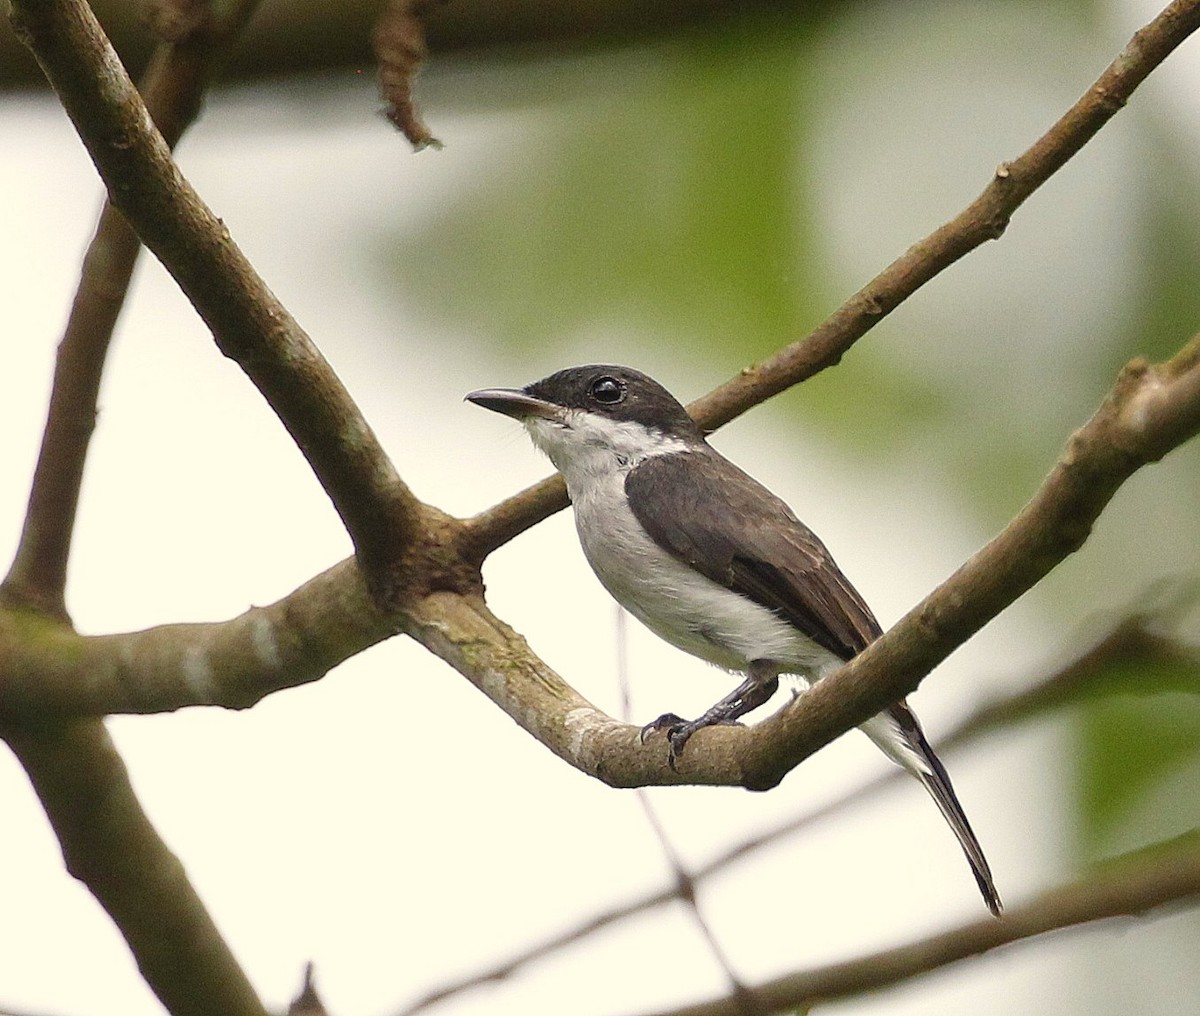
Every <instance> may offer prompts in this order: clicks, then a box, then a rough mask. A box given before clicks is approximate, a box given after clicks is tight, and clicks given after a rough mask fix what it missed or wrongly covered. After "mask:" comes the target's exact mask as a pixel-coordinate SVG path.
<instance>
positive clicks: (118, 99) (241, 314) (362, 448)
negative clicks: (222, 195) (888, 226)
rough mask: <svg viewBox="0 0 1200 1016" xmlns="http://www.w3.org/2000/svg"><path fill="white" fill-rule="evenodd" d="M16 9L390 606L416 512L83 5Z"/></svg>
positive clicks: (78, 121)
mask: <svg viewBox="0 0 1200 1016" xmlns="http://www.w3.org/2000/svg"><path fill="white" fill-rule="evenodd" d="M12 10H13V13H12V21H13V25H14V29H15V30H16V31H17V34H18V35H19V36H20V37H21V38H22V39H23V40H24V41H25V42H26V43H27V45H29V47H30V49H31V50H32V51H33V53H34V55H35V56H36V57H37V60H38V62H39V64H41V66H42V68H43V70H44V71H45V73H46V76H47V78H49V79H50V83H51V84H52V85H53V86H54V88H55V90H56V91H57V92H58V94H59V98H60V99H61V100H62V103H63V106H64V108H65V109H66V111H67V113H68V115H69V116H70V117H71V120H72V121H73V122H74V124H75V127H76V130H78V132H79V136H80V138H81V139H82V140H83V142H84V144H85V145H86V146H87V148H88V152H89V154H90V155H91V157H92V160H93V162H95V164H96V168H97V169H98V170H99V172H100V176H101V177H102V179H103V180H104V183H105V185H106V186H107V188H108V192H109V197H110V198H111V200H112V201H113V203H114V204H115V205H116V206H117V207H118V208H119V209H120V210H121V212H122V213H123V214H124V215H125V217H126V218H127V219H128V220H129V222H130V224H131V225H132V226H133V227H134V229H135V230H136V231H137V233H138V235H139V236H140V237H141V239H142V242H143V243H145V244H146V246H147V247H149V248H150V249H151V250H152V251H153V252H154V254H155V255H156V256H157V257H158V258H159V260H160V261H162V263H163V265H164V266H165V267H166V269H167V270H168V271H169V272H170V273H171V274H172V276H174V278H175V280H176V282H178V284H179V286H180V288H181V289H183V291H184V292H185V293H186V294H187V296H188V298H189V299H190V300H191V302H192V304H193V306H194V307H195V308H196V311H197V313H199V315H200V316H201V317H202V318H203V319H204V321H205V323H206V324H207V325H208V327H209V328H210V329H211V331H212V333H213V337H214V338H215V339H216V342H217V345H218V347H219V348H220V350H221V351H222V352H223V353H224V354H225V355H226V356H229V357H231V358H232V359H233V360H235V361H236V362H237V363H238V365H239V366H240V367H241V368H242V369H243V370H244V371H245V372H246V374H247V375H248V376H249V377H250V378H251V380H252V381H253V382H254V384H255V385H256V386H257V388H258V389H259V391H261V392H262V394H263V395H264V397H265V398H266V399H267V401H268V402H269V403H270V404H271V407H272V408H273V409H274V410H275V412H276V414H277V415H278V416H279V418H280V420H281V421H282V422H283V423H284V425H285V426H286V427H287V429H288V432H289V433H290V434H291V435H292V437H293V439H294V440H295V441H296V444H297V445H298V446H299V447H300V450H301V451H302V452H303V453H304V455H305V457H306V458H307V459H308V461H309V464H310V465H311V466H312V468H313V471H314V472H315V473H316V474H317V477H318V479H319V480H320V481H321V484H322V486H323V487H324V488H325V491H326V493H327V494H328V495H329V497H330V499H331V500H332V501H333V503H334V506H335V507H336V509H337V511H338V514H339V515H340V516H341V518H342V520H343V522H344V523H345V525H346V528H347V530H348V531H349V533H350V536H351V538H352V539H353V541H354V546H355V551H356V553H357V554H358V555H359V557H360V559H361V560H362V563H363V566H364V569H365V571H366V573H367V574H368V576H369V577H370V578H371V580H372V588H373V589H374V590H376V591H377V592H378V593H379V594H380V595H383V596H387V595H388V594H390V593H391V592H392V591H393V590H392V589H391V588H390V587H391V583H392V579H393V576H392V574H391V573H392V571H393V570H394V568H395V566H396V562H398V561H399V560H400V559H401V558H402V557H403V555H404V553H405V552H406V551H407V550H408V549H409V548H410V547H411V546H412V545H413V544H414V543H415V542H416V540H417V539H418V537H419V536H420V535H421V533H422V531H423V525H424V519H423V512H422V506H421V504H420V502H418V501H417V500H416V498H415V497H414V496H413V495H412V493H411V492H410V491H409V490H408V488H407V487H406V486H405V485H404V483H403V481H402V480H401V479H400V477H399V476H398V475H397V473H396V470H395V468H394V467H393V465H392V463H391V461H390V460H389V459H388V457H387V455H386V454H385V453H384V451H383V449H382V447H381V446H380V445H379V442H378V440H377V439H376V437H375V435H374V433H373V432H372V430H371V428H370V427H369V426H368V425H367V422H366V421H365V420H364V419H363V417H362V414H361V413H360V412H359V410H358V407H357V406H355V404H354V402H353V400H352V399H351V398H350V396H349V394H348V393H347V392H346V390H345V388H344V387H343V385H342V383H341V381H340V380H339V379H338V377H337V375H336V374H335V373H334V372H333V370H332V368H331V367H330V366H329V364H328V363H327V362H326V361H325V359H324V357H323V356H322V355H321V353H320V351H319V350H318V349H317V348H316V346H315V345H314V344H313V342H312V340H311V339H310V338H309V337H308V335H306V334H305V332H304V331H303V329H301V328H300V326H299V325H298V324H297V323H296V321H295V320H294V319H293V318H292V316H291V315H290V314H289V313H288V311H287V310H286V308H284V306H283V305H282V304H281V303H280V302H279V301H278V299H276V297H275V295H274V294H273V293H271V291H270V290H269V289H268V288H267V286H266V284H265V283H264V282H263V280H262V279H261V278H259V276H258V275H257V273H256V272H255V271H254V269H253V267H252V266H251V264H250V262H249V261H248V260H247V259H246V257H245V255H244V254H243V253H242V252H241V250H240V249H239V248H238V247H237V245H236V244H235V243H234V242H233V240H232V238H231V237H230V235H229V231H228V230H227V229H226V228H225V226H224V225H223V224H222V222H221V221H220V219H218V218H217V217H216V216H215V215H213V213H212V211H211V210H210V209H209V208H208V207H207V206H206V205H205V204H204V202H203V201H202V200H201V199H200V197H199V195H198V194H197V193H196V192H195V190H194V189H193V188H192V187H191V185H190V184H189V183H188V182H187V180H186V179H184V177H183V175H182V174H181V173H180V171H179V168H178V167H177V166H176V165H175V163H174V161H173V160H172V158H171V153H170V150H169V149H168V147H167V145H166V143H165V142H164V140H163V138H162V137H161V135H159V133H158V132H157V131H156V130H154V128H153V126H152V124H151V123H150V121H149V118H148V114H147V112H146V109H145V107H144V106H143V104H142V101H141V98H140V97H139V96H138V94H137V91H136V90H135V89H134V87H133V83H132V82H131V81H130V80H129V77H128V75H127V74H126V73H125V69H124V68H123V67H122V66H121V63H120V60H119V59H118V58H117V55H116V53H114V52H113V50H112V47H111V46H110V45H109V43H108V40H107V39H106V38H105V36H104V33H103V31H102V30H101V29H100V26H99V25H98V24H97V23H96V20H95V18H94V16H93V15H92V12H91V9H90V8H89V7H88V5H87V3H86V2H85V0H13V5H12Z"/></svg>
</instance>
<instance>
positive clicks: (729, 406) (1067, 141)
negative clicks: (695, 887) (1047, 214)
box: [468, 0, 1200, 560]
mask: <svg viewBox="0 0 1200 1016" xmlns="http://www.w3.org/2000/svg"><path fill="white" fill-rule="evenodd" d="M1197 27H1200V2H1198V0H1176V2H1174V3H1172V4H1171V5H1170V6H1168V7H1167V8H1166V9H1165V10H1164V11H1163V12H1162V13H1161V14H1159V15H1158V17H1156V18H1155V19H1154V20H1153V21H1151V22H1150V23H1149V24H1148V25H1146V26H1145V27H1144V28H1142V29H1141V30H1139V31H1138V32H1137V33H1136V34H1135V35H1134V36H1133V38H1132V39H1131V40H1130V42H1129V44H1128V45H1127V46H1126V47H1125V49H1124V50H1122V52H1121V53H1120V54H1119V55H1118V56H1117V58H1116V59H1115V60H1114V61H1113V62H1112V63H1111V64H1109V66H1108V67H1107V68H1106V69H1105V71H1104V73H1103V74H1101V75H1100V77H1099V78H1097V79H1096V82H1095V83H1094V84H1093V85H1092V86H1091V88H1089V89H1088V90H1087V92H1085V93H1084V95H1083V97H1082V98H1080V100H1079V101H1078V102H1077V103H1075V105H1074V106H1072V107H1071V108H1070V109H1069V110H1067V112H1066V113H1064V114H1063V116H1062V117H1060V118H1059V120H1058V122H1057V123H1055V124H1054V126H1053V127H1051V128H1050V130H1048V131H1047V132H1046V133H1045V134H1043V135H1042V136H1041V137H1040V138H1039V139H1038V140H1037V141H1035V142H1034V143H1033V145H1032V146H1031V147H1030V148H1029V149H1027V150H1026V151H1025V152H1024V153H1023V154H1022V155H1020V156H1019V157H1018V158H1016V159H1014V160H1013V161H1012V162H1007V163H1004V164H1002V165H1001V166H1000V167H999V168H998V169H997V170H996V173H995V176H994V177H993V178H992V180H991V182H990V183H989V184H988V185H987V186H986V187H985V188H984V190H983V192H982V193H981V194H980V195H979V197H977V198H976V199H975V200H974V201H973V202H971V204H969V205H968V206H967V207H966V208H965V209H963V211H962V212H960V213H959V214H958V215H957V216H955V217H954V218H953V219H951V220H950V221H949V222H947V223H946V224H945V225H943V226H941V227H939V228H938V229H935V230H934V231H933V232H932V233H930V234H929V236H927V237H925V239H923V240H920V241H918V242H917V243H915V244H914V245H913V246H912V247H910V248H909V249H908V250H907V251H906V252H905V253H904V254H903V255H901V256H900V257H899V258H897V259H896V260H895V261H893V262H892V263H891V264H890V265H888V267H887V268H885V269H884V270H883V271H882V272H880V273H879V274H878V275H877V276H875V278H874V279H872V280H871V281H870V282H869V283H867V285H865V286H864V287H863V288H862V289H860V290H859V291H858V292H857V293H855V294H854V295H853V296H852V297H850V299H849V300H847V301H846V302H845V303H844V304H842V306H841V307H839V308H838V309H837V310H836V311H834V312H833V314H832V315H830V316H829V317H828V318H826V319H825V321H824V322H822V323H821V324H820V325H818V326H817V328H816V330H814V331H813V332H811V333H810V334H809V335H807V336H806V337H804V338H803V339H800V340H798V341H796V342H793V343H792V344H791V345H789V346H786V347H784V348H783V349H781V350H780V351H779V352H778V353H776V354H775V355H774V356H772V357H770V358H768V359H766V360H764V361H763V362H762V363H759V364H756V365H755V366H753V367H747V368H745V369H744V370H743V371H742V372H741V373H740V374H738V375H737V376H736V377H734V378H733V379H731V380H729V381H727V382H726V383H725V384H723V385H721V386H720V387H719V388H717V389H715V390H714V391H712V392H710V393H709V394H708V395H706V396H704V397H703V398H700V399H697V400H696V401H695V402H693V403H692V404H691V405H690V406H688V411H689V412H690V413H691V414H692V416H694V417H695V418H696V420H697V421H699V423H700V424H701V425H702V426H704V428H705V429H706V430H708V431H713V430H716V429H717V428H718V427H720V426H722V425H723V424H726V423H728V422H729V421H730V420H732V419H735V418H736V417H738V416H740V415H741V414H742V413H744V412H745V411H746V410H747V409H750V408H751V407H753V406H756V405H758V404H759V403H760V402H765V401H766V400H767V399H769V398H771V397H772V396H774V395H778V394H779V393H780V392H782V391H784V390H786V389H788V388H790V387H791V386H792V385H795V384H799V383H800V382H801V381H805V380H807V379H808V378H810V377H812V376H813V375H814V374H818V373H820V372H821V371H822V370H824V369H825V368H826V367H832V366H833V365H834V364H836V363H837V362H838V361H839V360H841V358H842V357H843V356H844V355H845V354H846V352H847V351H848V350H849V349H850V347H851V346H853V345H854V343H855V342H857V341H858V340H859V339H860V338H862V337H863V336H864V335H865V334H866V333H867V332H868V331H870V330H871V329H872V328H873V327H875V325H877V324H878V323H879V322H880V321H882V320H883V319H884V318H885V317H886V316H887V315H888V314H890V313H891V312H892V311H893V310H895V308H896V307H898V306H899V305H900V304H901V303H902V302H903V301H904V300H906V299H908V297H910V296H911V295H912V294H913V293H915V292H916V291H917V290H918V289H920V287H921V286H923V285H924V284H925V283H927V282H928V281H929V280H930V279H932V278H934V277H935V276H936V275H938V274H939V273H940V272H941V271H942V270H943V269H945V268H948V267H949V266H950V265H952V264H954V262H955V261H957V260H959V258H961V257H963V256H964V255H966V254H969V253H970V252H971V251H973V250H974V249H975V248H976V247H978V246H980V245H981V244H983V243H985V242H987V241H988V240H995V239H997V238H999V237H1000V236H1001V234H1003V232H1004V230H1005V227H1006V226H1007V225H1008V222H1009V219H1010V218H1011V217H1012V215H1013V213H1014V212H1015V211H1016V210H1017V209H1018V208H1020V207H1021V205H1022V204H1023V203H1024V202H1025V199H1026V198H1028V197H1029V196H1030V195H1031V194H1032V193H1033V192H1034V191H1036V190H1037V189H1038V188H1039V187H1040V186H1041V185H1042V184H1043V183H1045V182H1046V181H1047V180H1048V179H1049V178H1050V177H1051V176H1052V175H1053V174H1054V173H1056V172H1057V171H1058V170H1059V169H1061V168H1062V167H1063V166H1064V165H1065V164H1066V162H1067V161H1068V160H1069V159H1070V158H1071V157H1072V156H1073V155H1075V154H1076V153H1077V152H1078V151H1079V150H1080V149H1081V148H1082V147H1083V146H1084V145H1085V144H1087V142H1088V141H1090V140H1091V139H1092V138H1093V137H1094V136H1095V134H1096V133H1097V131H1099V130H1100V128H1101V127H1103V126H1104V125H1105V124H1106V123H1107V122H1108V121H1109V120H1110V119H1111V118H1112V117H1113V116H1114V115H1115V114H1116V112H1117V111H1118V110H1119V109H1120V108H1121V107H1122V106H1123V105H1124V104H1125V103H1126V102H1127V101H1128V99H1129V97H1130V96H1131V95H1132V94H1133V91H1134V89H1136V88H1137V86H1138V85H1140V84H1141V83H1142V82H1143V81H1144V80H1145V79H1146V77H1147V75H1149V74H1150V72H1151V71H1152V70H1154V68H1155V67H1157V66H1158V65H1159V64H1160V63H1162V62H1163V60H1165V59H1166V58H1167V57H1168V56H1169V55H1170V54H1171V53H1172V51H1173V50H1174V49H1175V48H1176V47H1177V46H1179V45H1180V43H1182V42H1183V41H1184V40H1185V39H1186V38H1187V37H1188V36H1189V35H1191V34H1192V32H1194V31H1195V30H1196V29H1197ZM566 506H567V495H566V489H565V487H564V486H563V484H562V481H561V480H560V479H559V478H558V477H557V476H553V477H549V478H547V479H545V480H543V481H541V482H540V483H537V484H535V485H534V486H532V487H528V488H526V489H525V490H523V491H521V492H520V493H518V494H515V495H513V496H512V497H510V498H508V499H506V500H504V501H502V502H500V503H499V504H498V505H495V506H494V507H492V508H489V509H487V510H486V511H483V512H480V513H479V514H478V515H476V516H475V517H474V518H472V519H470V520H469V521H468V529H469V532H470V547H471V552H472V553H474V554H475V555H476V556H478V558H479V559H480V560H482V559H483V558H485V557H486V556H487V555H488V554H489V553H491V552H492V551H493V550H495V549H496V548H497V547H499V546H502V545H503V544H505V543H507V542H508V541H509V540H511V539H513V537H515V536H518V535H520V534H521V533H523V532H524V531H525V530H526V529H528V528H529V527H530V526H533V525H535V524H537V523H538V522H540V521H541V520H542V519H544V518H546V517H547V516H549V515H553V514H554V513H555V512H557V511H561V510H562V509H563V508H565V507H566Z"/></svg>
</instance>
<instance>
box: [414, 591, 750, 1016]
mask: <svg viewBox="0 0 1200 1016" xmlns="http://www.w3.org/2000/svg"><path fill="white" fill-rule="evenodd" d="M628 621H629V617H628V615H627V614H626V612H625V609H624V608H623V607H622V606H621V605H620V604H617V605H616V626H615V628H614V632H613V635H614V637H615V638H616V642H617V687H618V689H619V691H620V696H621V712H620V716H621V719H622V720H624V721H625V722H626V723H628V722H630V719H631V717H632V715H633V701H632V689H631V688H630V685H629V637H628V635H629V633H628ZM636 793H637V799H638V804H640V805H641V807H642V814H643V815H645V817H646V823H647V824H648V825H649V826H650V830H651V832H653V833H654V837H655V839H656V840H658V846H659V849H660V850H661V851H662V853H663V857H665V858H666V861H667V866H668V867H669V868H670V869H671V874H672V876H673V878H672V881H673V884H674V892H673V895H674V897H675V899H678V900H681V901H682V902H683V905H684V906H685V907H686V908H687V911H688V914H689V915H690V916H691V918H692V923H693V924H695V925H696V929H697V930H698V931H699V932H700V937H701V938H703V939H704V941H705V943H706V944H707V945H708V951H709V952H710V953H711V954H712V957H713V959H714V960H715V961H716V963H717V966H719V967H720V968H721V970H722V971H723V972H724V974H725V979H726V980H727V981H728V982H729V986H730V989H731V990H732V992H733V994H734V996H735V997H737V998H739V999H741V1000H742V1003H743V1007H742V1008H743V1016H756V1013H757V1011H758V1010H757V1007H756V1006H755V1005H754V1002H753V999H752V998H751V997H750V994H749V992H747V990H746V986H745V984H744V983H743V982H742V979H741V978H740V977H738V975H737V971H735V970H734V969H733V964H732V963H731V962H730V961H729V957H728V956H727V955H726V953H725V950H724V948H722V946H721V943H720V941H719V940H718V938H717V936H716V933H715V932H714V931H713V930H712V927H711V925H709V923H708V920H707V918H705V916H704V911H703V910H701V909H700V900H699V898H698V896H697V893H696V879H695V878H694V877H693V875H692V872H691V871H689V870H688V867H687V865H686V864H684V862H683V858H682V857H680V856H679V852H678V851H677V850H676V849H675V846H674V844H673V843H671V840H670V837H668V836H667V830H666V828H665V827H664V826H663V824H662V821H661V820H660V819H659V817H658V812H657V811H655V808H654V805H653V804H652V803H651V801H650V795H649V794H648V793H647V792H646V789H645V788H644V787H639V788H638V790H637V791H636ZM410 1011H411V1010H410Z"/></svg>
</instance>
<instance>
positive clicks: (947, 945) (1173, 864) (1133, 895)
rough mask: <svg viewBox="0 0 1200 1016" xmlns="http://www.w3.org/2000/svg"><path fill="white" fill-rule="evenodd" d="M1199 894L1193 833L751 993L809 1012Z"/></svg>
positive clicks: (668, 1015)
mask: <svg viewBox="0 0 1200 1016" xmlns="http://www.w3.org/2000/svg"><path fill="white" fill-rule="evenodd" d="M1198 896H1200V836H1198V835H1197V834H1195V833H1193V834H1190V835H1188V836H1185V837H1182V838H1180V840H1178V841H1176V842H1175V843H1172V844H1169V845H1157V846H1155V847H1152V848H1148V849H1147V850H1143V851H1139V852H1137V853H1135V854H1132V855H1126V856H1125V857H1122V858H1119V859H1117V860H1116V861H1110V862H1108V863H1106V864H1105V865H1102V866H1100V867H1099V868H1097V869H1096V870H1095V871H1094V872H1092V873H1089V874H1088V876H1087V877H1085V878H1082V879H1079V880H1078V881H1076V882H1072V883H1070V884H1068V885H1064V886H1060V887H1058V888H1056V889H1051V890H1049V891H1047V892H1044V893H1042V894H1041V895H1039V896H1037V897H1035V898H1034V899H1032V900H1030V901H1029V902H1028V903H1025V904H1023V905H1021V906H1018V907H1010V908H1009V909H1007V910H1006V911H1005V914H1004V917H1003V919H1002V920H999V921H995V920H988V919H986V918H985V919H982V920H978V921H972V922H970V923H969V924H964V925H962V926H960V927H958V928H956V929H954V930H953V931H948V932H944V933H942V934H940V935H934V936H931V937H930V938H926V939H923V940H921V941H918V942H913V943H911V944H908V945H903V946H899V947H897V948H895V949H885V950H883V951H881V952H878V953H874V954H872V955H869V956H863V957H860V958H859V959H856V960H850V961H848V962H845V963H835V964H833V965H831V966H828V967H822V968H819V969H816V970H810V971H801V972H800V973H795V974H789V975H787V976H784V977H780V978H776V979H775V980H772V981H768V982H767V983H766V984H762V985H759V986H758V987H757V988H753V989H751V993H752V994H753V996H754V998H755V999H756V1000H757V1002H758V1003H759V1005H760V1007H761V1011H762V1012H764V1013H778V1012H783V1011H785V1010H787V1011H801V1012H803V1011H806V1010H807V1009H808V1008H809V1007H810V1006H813V1005H816V1004H818V1003H820V1002H828V1001H831V1000H833V999H836V998H845V997H847V996H852V995H861V994H862V993H864V992H867V991H873V990H878V989H879V988H886V987H888V986H890V985H893V984H898V983H900V982H901V981H907V980H910V979H911V978H913V977H916V976H918V975H920V974H925V973H929V972H930V971H933V970H939V969H941V968H942V967H945V966H949V965H950V964H951V963H956V962H958V961H959V960H963V959H967V958H968V957H971V956H981V955H983V954H984V953H986V952H990V951H991V950H993V949H996V948H999V947H1000V946H1002V945H1007V944H1009V943H1011V942H1020V941H1023V940H1026V939H1031V938H1034V937H1036V936H1038V935H1044V934H1046V933H1047V932H1051V931H1059V930H1062V929H1064V928H1073V927H1078V926H1079V925H1084V924H1090V923H1094V922H1096V921H1104V920H1111V919H1113V918H1118V917H1144V916H1146V915H1153V914H1155V913H1156V912H1157V911H1160V910H1162V909H1164V908H1167V907H1171V906H1173V905H1174V906H1195V905H1196V900H1197V897H1198ZM741 1011H742V1010H741V1009H740V1008H739V999H738V997H737V996H736V995H731V996H729V997H726V998H719V999H713V1000H712V1001H709V1002H700V1003H698V1004H695V1005H686V1006H680V1007H679V1008H675V1009H665V1010H662V1011H660V1012H656V1013H654V1014H653V1016H740V1013H741ZM648 1016H649V1014H648Z"/></svg>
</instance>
